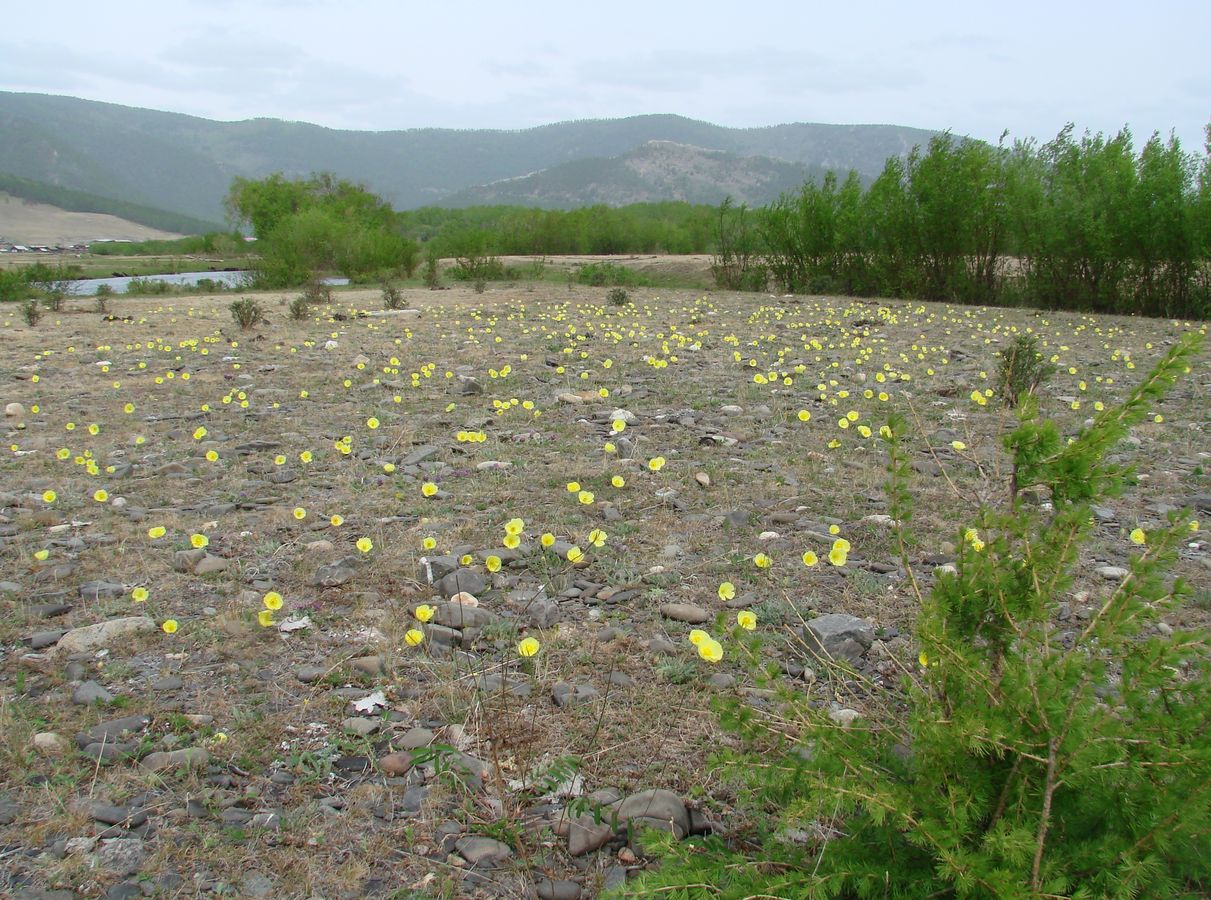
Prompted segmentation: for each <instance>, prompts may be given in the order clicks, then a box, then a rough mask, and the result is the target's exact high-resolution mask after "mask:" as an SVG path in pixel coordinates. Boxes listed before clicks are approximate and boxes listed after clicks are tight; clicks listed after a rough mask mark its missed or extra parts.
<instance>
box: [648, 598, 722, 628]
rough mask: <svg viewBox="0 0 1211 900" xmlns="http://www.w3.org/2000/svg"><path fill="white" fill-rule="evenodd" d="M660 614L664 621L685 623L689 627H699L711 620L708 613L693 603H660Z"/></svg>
mask: <svg viewBox="0 0 1211 900" xmlns="http://www.w3.org/2000/svg"><path fill="white" fill-rule="evenodd" d="M660 614H661V615H662V616H664V617H665V618H666V619H673V620H674V621H677V622H685V623H687V624H689V625H701V624H703V623H704V622H709V621H710V620H711V614H710V613H709V612H707V611H706V610H705V609H703V608H702V607H701V606H695V605H694V604H693V603H662V604H661V605H660Z"/></svg>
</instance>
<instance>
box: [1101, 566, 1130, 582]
mask: <svg viewBox="0 0 1211 900" xmlns="http://www.w3.org/2000/svg"><path fill="white" fill-rule="evenodd" d="M1095 571H1096V572H1097V576H1098V577H1099V578H1103V579H1105V580H1106V581H1122V580H1123V579H1124V578H1126V577H1127V576H1128V575H1129V574H1130V572H1129V571H1128V570H1127V569H1124V568H1123V567H1122V566H1098V567H1097V569H1096V570H1095Z"/></svg>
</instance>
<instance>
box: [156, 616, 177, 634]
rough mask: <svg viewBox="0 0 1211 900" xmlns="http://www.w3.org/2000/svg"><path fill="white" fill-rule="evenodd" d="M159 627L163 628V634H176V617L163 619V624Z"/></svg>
mask: <svg viewBox="0 0 1211 900" xmlns="http://www.w3.org/2000/svg"><path fill="white" fill-rule="evenodd" d="M160 627H161V628H163V629H164V633H165V634H176V633H177V627H178V626H177V620H176V619H165V620H164V624H163V625H161V626H160Z"/></svg>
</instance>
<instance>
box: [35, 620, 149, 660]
mask: <svg viewBox="0 0 1211 900" xmlns="http://www.w3.org/2000/svg"><path fill="white" fill-rule="evenodd" d="M155 630H156V623H155V621H154V620H153V619H150V618H148V617H147V616H127V617H125V618H121V619H109V620H108V621H106V622H98V623H97V624H95V625H85V626H83V627H82V628H73V629H72V630H71V631H69V632H67V634H65V635H63V637H61V638H60V639H59V643H58V644H57V645H56V646H55V650H56V651H57V652H59V653H62V654H71V653H90V652H92V651H93V650H100V649H102V648H104V647H108V646H110V645H111V644H116V643H118V642H120V641H125V640H128V639H130V638H132V637H134V636H135V635H138V634H150V633H152V632H154V631H155Z"/></svg>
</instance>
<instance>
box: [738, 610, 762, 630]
mask: <svg viewBox="0 0 1211 900" xmlns="http://www.w3.org/2000/svg"><path fill="white" fill-rule="evenodd" d="M736 624H737V625H739V626H740V627H741V628H743V629H744V630H745V631H752V630H753V629H754V628H756V627H757V616H756V614H755V613H753V612H750V611H749V610H747V609H742V610H740V612H738V613H736Z"/></svg>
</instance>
